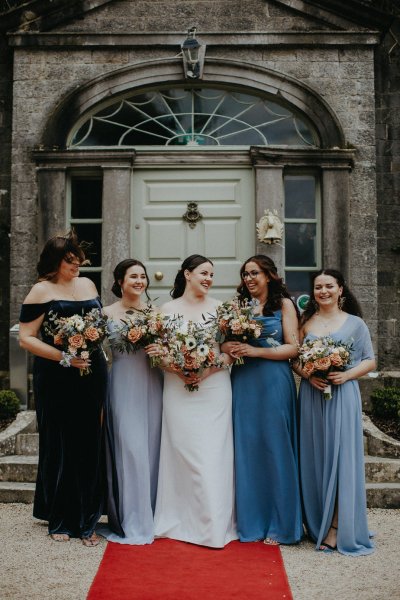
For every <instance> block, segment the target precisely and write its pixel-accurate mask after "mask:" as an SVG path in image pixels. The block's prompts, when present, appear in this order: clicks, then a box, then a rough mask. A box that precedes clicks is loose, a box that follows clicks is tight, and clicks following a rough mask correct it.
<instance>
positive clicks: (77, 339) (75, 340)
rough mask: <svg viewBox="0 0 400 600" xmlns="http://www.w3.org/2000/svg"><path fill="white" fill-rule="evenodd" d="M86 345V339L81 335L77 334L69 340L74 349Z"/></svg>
mask: <svg viewBox="0 0 400 600" xmlns="http://www.w3.org/2000/svg"><path fill="white" fill-rule="evenodd" d="M84 343H85V338H84V337H83V335H81V334H80V333H76V334H75V335H71V337H70V338H68V344H69V345H70V346H71V347H72V348H81V347H82V346H83V344H84Z"/></svg>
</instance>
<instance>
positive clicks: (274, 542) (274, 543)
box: [264, 537, 280, 546]
mask: <svg viewBox="0 0 400 600" xmlns="http://www.w3.org/2000/svg"><path fill="white" fill-rule="evenodd" d="M264 544H266V545H267V546H280V542H278V540H274V539H273V538H270V537H267V538H265V540H264Z"/></svg>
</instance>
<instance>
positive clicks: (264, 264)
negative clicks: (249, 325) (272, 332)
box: [237, 254, 299, 317]
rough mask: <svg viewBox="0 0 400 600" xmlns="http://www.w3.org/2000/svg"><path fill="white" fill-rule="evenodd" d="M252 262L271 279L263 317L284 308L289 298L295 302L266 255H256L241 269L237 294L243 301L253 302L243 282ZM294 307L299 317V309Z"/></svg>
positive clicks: (270, 259)
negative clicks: (283, 304)
mask: <svg viewBox="0 0 400 600" xmlns="http://www.w3.org/2000/svg"><path fill="white" fill-rule="evenodd" d="M250 262H255V263H256V264H257V265H258V266H259V268H260V269H261V271H263V273H265V275H266V276H267V277H268V278H269V282H268V298H267V302H266V303H265V305H264V308H263V315H264V316H265V317H266V316H271V315H272V314H273V312H274V311H276V310H280V309H281V308H282V300H283V298H289V300H291V301H292V302H293V299H292V298H291V296H290V294H289V292H288V290H287V288H286V285H285V284H284V282H283V279H282V277H279V275H278V271H277V269H276V266H275V263H274V261H273V260H272V258H270V257H269V256H265V254H256V255H255V256H251V257H250V258H248V259H247V260H246V262H245V263H243V265H242V266H241V267H240V278H241V283H240V285H239V286H238V287H237V292H238V294H239V298H240V299H241V300H245V299H246V300H251V294H250V292H249V290H248V289H247V286H246V284H245V282H244V280H243V273H244V272H245V270H246V265H247V264H248V263H250ZM293 306H294V307H295V309H296V313H297V316H299V311H298V308H297V306H296V304H295V303H294V302H293Z"/></svg>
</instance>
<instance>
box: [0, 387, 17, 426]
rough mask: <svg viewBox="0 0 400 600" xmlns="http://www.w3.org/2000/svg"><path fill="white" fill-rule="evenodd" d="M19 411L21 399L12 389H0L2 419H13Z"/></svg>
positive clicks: (0, 413) (0, 416) (0, 415)
mask: <svg viewBox="0 0 400 600" xmlns="http://www.w3.org/2000/svg"><path fill="white" fill-rule="evenodd" d="M18 412H19V399H18V396H17V394H16V393H15V392H12V391H11V390H1V391H0V419H2V420H5V419H13V418H14V417H15V415H16V414H17V413H18Z"/></svg>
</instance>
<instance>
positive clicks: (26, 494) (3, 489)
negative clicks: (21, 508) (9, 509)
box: [0, 481, 35, 504]
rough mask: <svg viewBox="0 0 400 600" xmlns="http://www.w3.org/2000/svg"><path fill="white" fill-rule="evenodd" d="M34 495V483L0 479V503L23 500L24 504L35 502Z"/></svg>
mask: <svg viewBox="0 0 400 600" xmlns="http://www.w3.org/2000/svg"><path fill="white" fill-rule="evenodd" d="M34 495H35V484H34V483H26V482H22V483H18V482H10V481H0V503H2V502H4V503H8V502H21V503H22V504H30V503H31V502H33V498H34Z"/></svg>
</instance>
